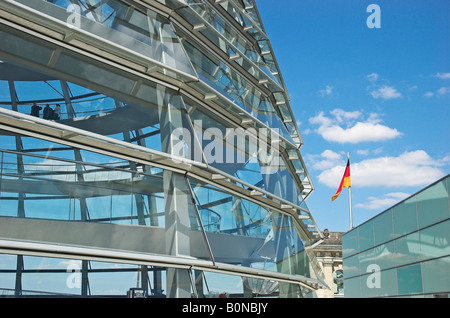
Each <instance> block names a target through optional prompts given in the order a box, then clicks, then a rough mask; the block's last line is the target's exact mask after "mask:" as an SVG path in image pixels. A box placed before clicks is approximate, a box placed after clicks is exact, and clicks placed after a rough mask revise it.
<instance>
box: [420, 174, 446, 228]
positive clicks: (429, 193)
mask: <svg viewBox="0 0 450 318" xmlns="http://www.w3.org/2000/svg"><path fill="white" fill-rule="evenodd" d="M446 181H447V180H446V179H444V180H442V181H440V182H438V183H437V184H434V185H432V186H431V187H429V188H427V189H425V190H423V191H422V192H420V193H418V194H417V195H416V197H417V215H418V220H419V228H422V227H425V226H427V225H430V224H433V223H436V222H439V221H441V220H445V219H447V218H448V217H449V216H450V214H449V206H448V189H447V182H446Z"/></svg>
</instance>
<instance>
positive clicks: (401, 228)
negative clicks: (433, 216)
mask: <svg viewBox="0 0 450 318" xmlns="http://www.w3.org/2000/svg"><path fill="white" fill-rule="evenodd" d="M392 210H393V218H394V233H395V237H399V236H402V235H405V234H408V233H411V232H414V231H416V230H417V212H416V196H413V197H412V198H409V199H407V200H405V201H403V202H402V203H400V204H398V205H396V206H394V207H393V208H392Z"/></svg>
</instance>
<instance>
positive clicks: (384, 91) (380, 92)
mask: <svg viewBox="0 0 450 318" xmlns="http://www.w3.org/2000/svg"><path fill="white" fill-rule="evenodd" d="M370 95H372V97H373V98H376V99H378V98H382V99H394V98H400V97H402V94H401V93H400V92H399V91H397V89H395V88H394V87H392V86H387V85H384V86H382V87H380V88H378V89H377V90H374V91H372V92H370Z"/></svg>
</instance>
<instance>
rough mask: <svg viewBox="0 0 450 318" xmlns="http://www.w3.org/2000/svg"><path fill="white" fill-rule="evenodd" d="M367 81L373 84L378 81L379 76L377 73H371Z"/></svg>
mask: <svg viewBox="0 0 450 318" xmlns="http://www.w3.org/2000/svg"><path fill="white" fill-rule="evenodd" d="M366 77H367V79H368V80H369V81H371V82H374V81H376V80H377V79H378V74H377V73H371V74H369V75H367V76H366Z"/></svg>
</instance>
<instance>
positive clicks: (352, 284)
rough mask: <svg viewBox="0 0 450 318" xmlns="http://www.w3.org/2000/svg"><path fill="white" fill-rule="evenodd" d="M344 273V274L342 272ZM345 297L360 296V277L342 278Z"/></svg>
mask: <svg viewBox="0 0 450 318" xmlns="http://www.w3.org/2000/svg"><path fill="white" fill-rule="evenodd" d="M344 273H345V272H344ZM344 275H345V274H344ZM344 288H345V292H344V293H345V296H344V297H345V298H360V297H361V277H360V276H357V277H353V278H350V279H345V280H344Z"/></svg>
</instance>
